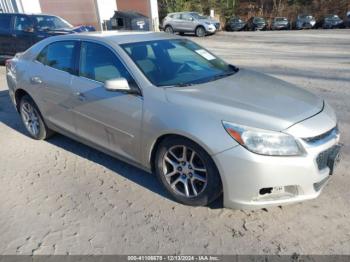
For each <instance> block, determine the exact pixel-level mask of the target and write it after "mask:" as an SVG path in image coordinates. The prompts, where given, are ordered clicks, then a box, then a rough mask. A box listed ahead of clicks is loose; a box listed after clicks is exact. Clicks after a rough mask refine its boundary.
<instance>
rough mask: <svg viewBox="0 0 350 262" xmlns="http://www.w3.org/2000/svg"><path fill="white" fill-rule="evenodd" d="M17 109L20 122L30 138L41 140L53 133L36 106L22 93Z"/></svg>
mask: <svg viewBox="0 0 350 262" xmlns="http://www.w3.org/2000/svg"><path fill="white" fill-rule="evenodd" d="M19 111H20V114H21V118H22V122H23V124H24V126H25V128H26V129H27V131H28V133H29V135H30V136H31V137H32V138H34V139H37V140H42V139H47V138H49V137H50V136H51V135H53V134H54V132H53V131H52V130H51V129H49V128H48V127H47V126H46V125H45V123H44V120H43V118H42V116H41V114H40V111H39V109H38V107H37V106H36V104H35V103H34V101H33V99H31V98H30V97H29V96H28V95H24V96H23V97H22V98H21V100H20V106H19Z"/></svg>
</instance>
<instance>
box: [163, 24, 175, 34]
mask: <svg viewBox="0 0 350 262" xmlns="http://www.w3.org/2000/svg"><path fill="white" fill-rule="evenodd" d="M164 32H166V33H168V34H173V33H174V29H173V28H172V27H171V26H170V25H167V26H166V27H165V29H164Z"/></svg>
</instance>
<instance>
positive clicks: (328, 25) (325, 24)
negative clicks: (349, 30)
mask: <svg viewBox="0 0 350 262" xmlns="http://www.w3.org/2000/svg"><path fill="white" fill-rule="evenodd" d="M317 27H319V28H320V27H322V28H323V29H333V28H345V23H344V21H343V20H342V19H341V18H340V17H339V16H338V15H327V16H325V17H324V18H323V19H322V20H321V21H320V22H319V23H318V25H317Z"/></svg>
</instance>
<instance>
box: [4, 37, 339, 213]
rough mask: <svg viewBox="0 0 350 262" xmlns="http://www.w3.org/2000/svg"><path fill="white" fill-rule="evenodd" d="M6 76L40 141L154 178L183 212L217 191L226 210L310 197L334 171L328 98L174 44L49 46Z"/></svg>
mask: <svg viewBox="0 0 350 262" xmlns="http://www.w3.org/2000/svg"><path fill="white" fill-rule="evenodd" d="M23 72H25V74H24V73H23ZM6 75H7V83H8V87H9V94H10V97H11V100H12V102H13V103H14V105H15V107H16V108H17V110H18V112H19V113H20V115H21V118H22V121H23V123H24V126H25V128H26V129H27V131H28V133H29V134H30V136H32V137H33V138H34V139H46V138H48V137H49V136H50V135H52V134H53V132H54V131H56V132H59V133H62V134H64V135H67V136H69V137H72V138H73V139H75V140H78V141H80V142H82V143H85V144H87V145H90V146H92V147H95V148H97V149H99V150H102V151H103V152H106V153H108V154H111V155H112V156H116V157H119V158H120V159H122V160H125V161H127V162H129V163H132V164H135V165H137V166H139V167H141V168H143V169H145V170H147V171H149V172H152V171H154V172H155V174H156V175H157V176H158V178H159V180H160V181H161V183H162V184H163V185H164V187H165V188H166V190H168V191H169V193H170V194H171V195H172V196H173V197H174V198H175V199H176V200H178V201H179V202H181V203H184V204H188V205H207V204H209V203H210V202H212V201H214V200H215V199H216V198H217V197H218V196H219V195H220V194H221V193H222V192H223V196H224V206H225V207H231V208H261V207H266V206H270V205H282V204H287V203H293V202H298V201H303V200H307V199H313V198H316V197H317V196H318V195H319V194H320V192H321V189H322V188H323V186H324V185H325V184H326V183H327V180H328V179H329V178H330V175H332V174H333V173H334V167H335V164H336V163H337V161H339V150H340V146H339V144H338V141H339V131H338V128H337V119H336V116H335V114H334V111H333V109H332V108H331V107H330V106H329V104H328V103H326V102H324V100H323V99H321V98H319V97H317V96H316V95H314V94H312V93H310V92H308V91H306V90H303V89H301V88H298V87H296V86H294V85H292V84H290V83H287V82H284V81H282V80H279V79H276V78H273V77H271V76H268V75H264V74H261V73H257V72H254V71H251V70H247V69H242V68H241V69H239V68H237V67H235V66H233V65H230V64H227V63H226V62H224V61H223V60H221V59H220V58H218V57H217V56H215V55H214V54H212V53H211V52H209V51H207V50H206V49H205V48H203V47H201V46H199V45H198V44H196V43H194V42H192V41H190V40H188V39H185V38H181V37H179V36H173V35H169V34H164V33H146V32H145V33H140V32H138V33H115V34H111V33H110V32H108V33H96V34H94V33H90V34H85V33H83V34H79V35H78V34H76V35H75V34H72V35H65V36H57V37H51V38H48V39H45V40H43V41H41V42H39V43H37V44H36V45H35V46H33V47H32V48H30V49H29V50H27V51H26V52H25V53H23V54H21V55H17V56H16V57H15V58H13V59H12V60H9V61H7V65H6Z"/></svg>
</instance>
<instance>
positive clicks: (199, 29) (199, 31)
mask: <svg viewBox="0 0 350 262" xmlns="http://www.w3.org/2000/svg"><path fill="white" fill-rule="evenodd" d="M195 34H196V36H197V37H204V36H205V28H204V27H203V26H198V27H197V28H196V31H195Z"/></svg>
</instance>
